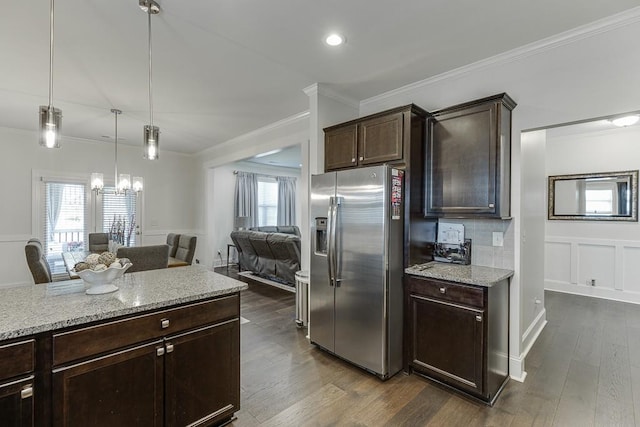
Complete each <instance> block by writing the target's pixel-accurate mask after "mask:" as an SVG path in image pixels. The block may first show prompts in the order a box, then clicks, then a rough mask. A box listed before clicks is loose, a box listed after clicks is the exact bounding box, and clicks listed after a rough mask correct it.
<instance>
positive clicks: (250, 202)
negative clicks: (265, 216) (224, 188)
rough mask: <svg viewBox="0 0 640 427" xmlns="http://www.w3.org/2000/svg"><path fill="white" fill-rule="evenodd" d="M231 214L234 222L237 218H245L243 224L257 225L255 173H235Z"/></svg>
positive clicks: (256, 182)
mask: <svg viewBox="0 0 640 427" xmlns="http://www.w3.org/2000/svg"><path fill="white" fill-rule="evenodd" d="M233 216H234V218H235V222H237V221H238V218H247V219H246V220H245V224H244V225H246V226H248V227H257V226H258V176H257V175H256V174H255V173H251V172H238V173H237V174H236V191H235V202H234V205H233Z"/></svg>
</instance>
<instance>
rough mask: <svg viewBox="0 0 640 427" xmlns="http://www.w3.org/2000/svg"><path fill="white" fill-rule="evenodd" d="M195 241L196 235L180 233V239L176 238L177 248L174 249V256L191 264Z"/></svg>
mask: <svg viewBox="0 0 640 427" xmlns="http://www.w3.org/2000/svg"><path fill="white" fill-rule="evenodd" d="M196 241H197V238H196V236H191V235H189V234H181V235H180V239H178V249H177V250H176V255H175V258H176V259H177V260H180V261H184V262H186V263H187V264H191V263H192V262H193V256H194V255H195V253H196Z"/></svg>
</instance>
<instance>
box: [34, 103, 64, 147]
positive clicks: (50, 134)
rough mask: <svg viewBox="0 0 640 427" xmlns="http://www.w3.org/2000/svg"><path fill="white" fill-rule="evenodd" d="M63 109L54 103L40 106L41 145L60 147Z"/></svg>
mask: <svg viewBox="0 0 640 427" xmlns="http://www.w3.org/2000/svg"><path fill="white" fill-rule="evenodd" d="M61 126H62V111H60V110H59V109H57V108H54V107H53V106H52V105H41V106H40V126H39V129H40V131H39V133H40V138H39V139H40V145H42V146H43V147H47V148H60V127H61Z"/></svg>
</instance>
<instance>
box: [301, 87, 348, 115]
mask: <svg viewBox="0 0 640 427" xmlns="http://www.w3.org/2000/svg"><path fill="white" fill-rule="evenodd" d="M302 90H303V92H304V93H305V94H306V95H307V96H309V97H310V96H312V95H316V94H317V95H322V96H325V97H327V98H331V99H333V100H335V101H338V102H340V103H342V104H345V105H348V106H349V107H353V108H356V109H359V108H360V101H358V100H357V99H354V98H351V97H349V96H345V95H342V94H339V93H338V92H336V91H334V90H333V89H331V88H329V87H327V85H325V84H322V83H314V84H312V85H310V86H307V87H305V88H304V89H302Z"/></svg>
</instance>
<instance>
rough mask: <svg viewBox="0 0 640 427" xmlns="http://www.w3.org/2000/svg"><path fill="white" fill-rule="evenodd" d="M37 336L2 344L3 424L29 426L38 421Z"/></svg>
mask: <svg viewBox="0 0 640 427" xmlns="http://www.w3.org/2000/svg"><path fill="white" fill-rule="evenodd" d="M34 343H35V341H34V340H33V339H29V340H25V341H20V342H16V343H10V344H6V345H2V346H0V424H2V425H3V426H8V427H26V426H33V425H35V424H34V416H33V414H34V404H33V398H34V375H33V374H34V369H35V367H34V361H35V355H34V349H35V347H34Z"/></svg>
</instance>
